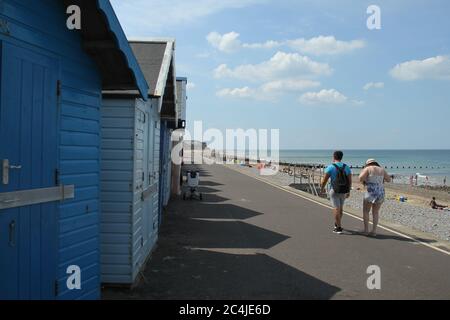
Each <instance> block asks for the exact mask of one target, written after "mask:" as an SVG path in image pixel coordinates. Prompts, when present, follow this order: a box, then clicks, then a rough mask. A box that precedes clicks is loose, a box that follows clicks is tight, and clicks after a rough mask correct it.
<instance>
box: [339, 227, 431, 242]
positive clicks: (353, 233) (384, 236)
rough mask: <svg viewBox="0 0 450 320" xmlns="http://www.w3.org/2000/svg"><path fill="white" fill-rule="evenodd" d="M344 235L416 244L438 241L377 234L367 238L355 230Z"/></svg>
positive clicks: (347, 231) (346, 231)
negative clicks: (417, 242) (418, 242)
mask: <svg viewBox="0 0 450 320" xmlns="http://www.w3.org/2000/svg"><path fill="white" fill-rule="evenodd" d="M343 235H348V236H361V237H368V238H371V239H374V240H396V241H404V242H416V241H420V242H423V243H435V242H437V241H436V240H432V239H422V238H418V237H412V236H411V238H412V239H408V238H406V237H401V236H396V235H390V234H377V235H376V236H375V237H373V236H366V235H365V234H364V233H363V232H362V231H354V230H345V232H344V233H343Z"/></svg>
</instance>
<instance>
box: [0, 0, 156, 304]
mask: <svg viewBox="0 0 450 320" xmlns="http://www.w3.org/2000/svg"><path fill="white" fill-rule="evenodd" d="M98 6H99V9H101V10H102V11H103V13H104V14H105V15H106V16H107V18H109V23H110V28H111V30H112V32H116V35H115V36H116V40H117V41H118V42H119V43H120V48H122V49H123V50H124V54H125V55H126V56H127V61H128V63H129V64H130V68H131V69H133V68H134V69H135V70H134V71H135V77H136V80H137V82H138V84H137V86H138V88H139V90H140V91H141V92H145V93H146V92H147V91H148V85H147V84H146V82H145V80H143V76H142V74H140V70H139V68H138V66H137V65H136V61H135V59H134V56H132V53H131V49H130V48H129V47H128V46H127V45H126V44H125V42H126V39H125V37H124V35H123V31H121V28H120V25H118V21H117V18H116V17H115V15H114V12H113V11H112V8H111V7H110V4H109V1H104V0H99V2H98ZM65 12H66V7H65V6H64V3H63V1H59V0H41V1H25V0H14V1H13V0H4V1H1V3H0V20H1V21H0V22H1V24H2V26H3V27H2V28H0V49H1V47H2V45H3V46H4V44H6V43H7V44H11V45H13V46H17V47H18V48H23V49H25V50H30V51H32V52H35V53H36V54H40V55H45V56H48V57H49V58H51V59H53V60H54V61H56V63H57V68H58V71H57V75H58V79H59V80H60V84H61V86H60V90H59V91H60V94H59V97H58V101H57V106H55V107H56V108H57V112H58V128H57V146H55V150H56V153H57V165H56V166H57V169H58V174H56V173H55V175H56V176H57V177H56V178H58V180H59V181H55V182H57V183H58V184H63V185H75V198H74V199H72V200H69V201H64V202H62V203H58V204H57V227H56V228H57V230H55V232H56V233H57V240H56V246H55V248H56V250H57V266H55V267H56V268H57V270H56V278H55V280H56V281H53V280H51V279H50V281H52V283H51V286H52V288H54V290H52V295H53V296H52V295H49V294H48V293H46V294H41V296H36V298H43V299H53V298H56V299H98V298H100V214H99V213H100V209H101V208H100V202H99V197H100V140H101V139H100V107H101V102H102V75H101V74H100V72H99V69H98V68H97V65H96V64H95V62H94V60H93V59H92V58H91V56H89V55H88V54H87V53H86V52H85V51H84V50H83V46H82V39H81V36H80V33H79V32H75V31H69V30H68V29H67V28H66V19H67V15H66V14H65ZM10 76H11V77H13V76H14V75H10ZM56 89H57V85H56V83H55V85H54V87H52V91H51V92H48V93H46V94H53V93H55V94H56ZM22 90H27V87H26V86H23V88H22ZM24 116H25V117H27V116H28V115H26V114H25V115H24ZM43 116H44V117H45V116H46V115H45V114H44V115H43ZM126 120H127V118H126V117H124V123H125V125H126V124H127V122H126ZM115 130H116V132H120V134H121V137H122V141H121V143H122V144H121V145H117V146H116V147H117V148H119V147H121V148H122V149H121V150H118V151H117V155H120V157H121V158H123V159H121V160H120V163H119V165H114V168H116V169H117V168H118V169H120V170H118V172H117V174H115V175H114V176H113V177H112V181H111V182H110V184H109V185H106V189H107V191H105V192H104V196H105V199H106V200H107V199H108V198H107V196H110V197H112V199H114V201H117V202H118V205H117V207H113V208H111V207H110V205H109V206H108V204H105V206H104V209H106V210H109V211H110V212H111V214H110V215H108V216H105V219H106V220H107V221H108V222H109V224H106V225H104V226H103V228H104V230H110V229H111V228H112V229H114V228H116V227H117V226H119V228H124V229H126V228H131V226H130V224H131V222H130V221H127V220H126V219H125V220H123V221H122V220H121V218H122V217H121V216H120V215H114V214H113V213H114V210H118V208H120V204H121V202H120V201H121V200H123V201H125V200H128V199H132V194H131V192H129V186H128V185H127V184H126V183H124V181H125V180H126V179H127V178H128V177H127V172H131V170H132V167H133V163H131V157H129V158H127V156H126V155H125V154H126V152H127V151H128V149H130V146H129V145H126V137H127V134H128V137H131V138H132V137H133V132H131V131H130V130H128V131H127V128H118V129H115ZM108 135H110V136H114V135H115V132H114V130H111V131H109V132H108V131H107V130H106V131H104V137H106V138H107V137H108ZM104 147H105V149H106V147H107V144H105V145H104ZM49 152H50V150H49ZM0 156H1V154H0ZM105 156H106V157H108V156H110V154H109V151H105ZM108 165H111V164H109V163H108V162H105V163H104V164H103V168H108ZM127 170H129V171H127ZM116 190H121V192H120V193H119V195H116V194H114V192H115V191H116ZM127 191H128V193H127ZM0 214H1V212H0ZM2 227H3V226H2ZM116 241H117V240H116ZM1 254H2V253H0V255H1ZM0 258H1V257H0ZM120 258H123V259H124V260H127V256H126V254H124V255H123V256H122V257H120ZM2 259H3V258H2ZM71 265H77V266H79V267H80V268H81V270H82V274H81V275H82V277H81V290H69V289H67V285H66V281H67V278H68V275H67V273H66V272H67V268H68V266H71ZM41 274H42V275H41V277H42V279H44V278H45V271H44V270H43V271H42V272H41ZM46 280H49V279H46ZM0 291H1V289H0ZM30 297H31V296H30V294H28V295H27V294H24V295H22V296H17V297H16V298H24V299H27V298H30Z"/></svg>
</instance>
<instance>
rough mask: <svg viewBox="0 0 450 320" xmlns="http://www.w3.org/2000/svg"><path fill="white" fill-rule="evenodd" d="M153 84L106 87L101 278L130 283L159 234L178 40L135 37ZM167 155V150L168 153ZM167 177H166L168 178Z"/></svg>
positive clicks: (173, 110) (133, 44)
mask: <svg viewBox="0 0 450 320" xmlns="http://www.w3.org/2000/svg"><path fill="white" fill-rule="evenodd" d="M130 45H131V48H132V50H133V52H134V54H135V56H136V58H137V60H138V62H139V65H140V67H141V69H142V71H143V73H144V76H145V78H146V80H147V82H148V84H149V90H148V94H147V96H148V101H144V100H143V99H142V98H140V96H139V92H137V91H133V90H126V91H120V92H119V91H104V92H103V108H102V183H101V198H102V219H101V225H102V227H101V232H102V236H101V238H102V246H101V257H102V258H101V259H102V282H103V283H105V284H124V285H131V284H133V283H135V282H136V280H137V277H138V274H139V272H140V271H141V269H142V267H143V266H144V264H145V262H146V260H147V259H148V258H149V256H150V253H151V251H152V249H153V248H154V246H155V243H156V241H157V239H158V230H159V224H160V217H161V205H160V204H161V197H160V195H161V192H160V190H161V189H160V188H161V183H162V181H165V179H166V178H165V174H166V173H162V172H164V171H163V170H162V168H161V166H162V163H161V155H162V153H161V149H162V148H163V149H164V148H165V146H162V145H161V140H162V138H161V136H162V135H164V136H165V129H163V128H165V126H166V122H168V121H170V120H171V119H173V120H174V119H175V118H174V117H175V114H176V103H175V102H176V90H175V79H176V78H175V55H174V51H175V44H174V41H172V40H145V41H131V42H130ZM164 155H165V153H164ZM163 177H164V178H163Z"/></svg>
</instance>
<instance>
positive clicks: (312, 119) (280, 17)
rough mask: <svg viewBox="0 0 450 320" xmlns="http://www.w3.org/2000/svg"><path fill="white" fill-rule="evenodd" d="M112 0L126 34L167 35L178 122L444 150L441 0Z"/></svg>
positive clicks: (449, 71) (445, 56)
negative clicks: (182, 117)
mask: <svg viewBox="0 0 450 320" xmlns="http://www.w3.org/2000/svg"><path fill="white" fill-rule="evenodd" d="M112 3H113V6H114V8H115V9H116V13H117V15H118V17H119V19H120V21H121V22H122V24H123V27H124V29H125V32H126V34H127V36H128V37H129V38H140V37H174V38H176V40H177V53H176V54H177V57H176V59H177V60H176V63H177V74H178V75H179V76H186V77H188V78H189V81H190V87H189V91H188V96H189V100H188V123H189V126H188V129H190V128H192V124H193V122H194V121H195V120H202V121H203V124H204V128H205V129H207V128H218V129H220V130H225V129H227V128H230V129H235V128H243V129H250V128H254V129H280V136H281V141H280V144H281V148H284V149H334V148H343V149H391V148H393V149H397V148H400V149H423V148H425V149H432V148H436V149H440V148H445V149H450V139H449V137H450V134H449V133H450V130H449V123H450V19H448V15H449V13H450V2H449V1H447V0H430V1H425V0H423V1H417V0H396V1H392V0H390V1H355V0H354V1H350V0H340V1H327V0H277V1H271V0H220V1H219V0H128V1H123V0H112ZM372 4H375V5H378V6H379V7H380V9H381V24H382V25H381V26H382V29H381V30H369V29H368V28H367V25H366V20H367V18H368V17H369V15H368V14H367V13H366V10H367V8H368V6H369V5H372Z"/></svg>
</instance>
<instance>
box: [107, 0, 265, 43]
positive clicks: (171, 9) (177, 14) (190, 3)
mask: <svg viewBox="0 0 450 320" xmlns="http://www.w3.org/2000/svg"><path fill="white" fill-rule="evenodd" d="M265 2H267V0H226V1H217V0H170V1H167V0H134V1H123V0H112V1H111V3H112V5H113V7H114V9H115V11H116V13H117V15H118V17H119V19H120V22H121V23H122V24H123V25H124V29H125V31H126V33H127V35H129V36H132V37H137V36H155V35H159V34H160V32H161V31H162V30H164V29H168V28H171V27H174V26H179V25H183V24H190V23H194V22H196V21H198V20H199V19H201V18H203V17H206V16H210V15H213V14H216V13H219V12H221V11H224V10H228V9H240V8H245V7H249V6H253V5H258V4H261V3H265ZM149 32H150V33H153V34H149Z"/></svg>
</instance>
